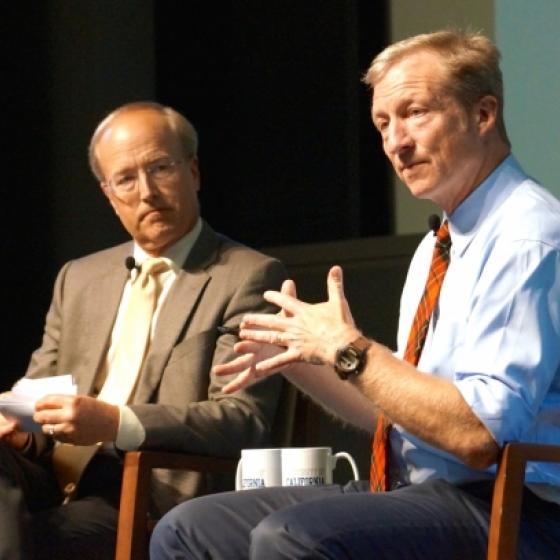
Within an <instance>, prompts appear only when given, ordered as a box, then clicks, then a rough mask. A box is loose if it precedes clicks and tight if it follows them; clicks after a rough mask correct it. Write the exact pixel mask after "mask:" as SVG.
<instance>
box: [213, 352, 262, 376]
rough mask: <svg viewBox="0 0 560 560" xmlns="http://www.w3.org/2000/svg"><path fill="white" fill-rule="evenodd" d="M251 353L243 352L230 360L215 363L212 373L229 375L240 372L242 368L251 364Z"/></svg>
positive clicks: (252, 357)
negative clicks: (243, 353) (223, 362)
mask: <svg viewBox="0 0 560 560" xmlns="http://www.w3.org/2000/svg"><path fill="white" fill-rule="evenodd" d="M254 357H255V356H254V355H253V354H245V355H243V356H239V357H238V358H234V359H233V360H231V362H227V363H225V364H217V365H215V366H214V367H213V368H212V374H213V375H231V374H233V373H241V372H242V371H243V370H245V369H247V368H248V367H250V366H251V364H252V362H253V359H254Z"/></svg>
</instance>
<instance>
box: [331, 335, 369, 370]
mask: <svg viewBox="0 0 560 560" xmlns="http://www.w3.org/2000/svg"><path fill="white" fill-rule="evenodd" d="M370 346H371V342H370V341H369V340H368V339H367V338H365V337H363V336H360V337H358V338H357V339H356V340H354V341H353V342H351V343H350V344H348V345H347V346H343V347H342V348H339V349H338V350H337V352H336V356H335V359H334V370H335V371H336V373H337V374H338V377H340V379H342V380H344V381H346V380H347V379H348V378H349V377H350V376H354V375H359V374H360V373H362V370H363V369H364V366H365V365H366V358H367V351H368V348H369V347H370Z"/></svg>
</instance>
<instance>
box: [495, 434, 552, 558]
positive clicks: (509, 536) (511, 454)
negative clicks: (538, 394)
mask: <svg viewBox="0 0 560 560" xmlns="http://www.w3.org/2000/svg"><path fill="white" fill-rule="evenodd" d="M528 461H545V462H554V463H560V445H539V444H530V443H508V444H506V445H505V446H504V449H503V451H502V454H501V458H500V461H499V463H498V472H497V476H496V482H495V484H494V495H493V498H492V512H491V518H490V528H489V532H488V535H489V536H488V556H487V559H488V560H512V559H514V558H515V557H516V551H517V533H518V530H519V520H520V517H521V503H522V497H523V483H524V480H525V466H526V464H527V462H528Z"/></svg>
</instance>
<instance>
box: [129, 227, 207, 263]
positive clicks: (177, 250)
mask: <svg viewBox="0 0 560 560" xmlns="http://www.w3.org/2000/svg"><path fill="white" fill-rule="evenodd" d="M201 230H202V220H201V219H200V218H198V220H197V222H196V224H195V226H194V227H193V228H192V229H191V231H189V232H188V233H187V234H186V235H184V236H183V237H181V239H179V241H177V242H176V243H174V244H173V245H171V247H169V249H167V251H165V252H164V253H163V255H161V256H162V257H163V258H165V259H167V260H168V261H169V262H170V264H171V267H172V268H173V269H174V270H175V271H176V272H177V271H178V270H179V269H181V268H183V264H184V263H185V261H186V260H187V257H188V256H189V253H190V252H191V249H192V248H193V246H194V244H195V243H196V240H197V239H198V236H199V235H200V232H201ZM149 258H150V255H148V253H146V251H144V249H142V247H140V246H139V245H138V244H137V243H136V242H134V260H135V261H136V262H137V263H138V264H142V263H143V262H144V261H145V260H146V259H149Z"/></svg>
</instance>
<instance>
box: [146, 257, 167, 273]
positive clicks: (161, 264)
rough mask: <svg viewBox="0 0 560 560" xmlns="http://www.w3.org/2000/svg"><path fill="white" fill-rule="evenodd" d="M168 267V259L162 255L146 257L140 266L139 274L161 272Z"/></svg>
mask: <svg viewBox="0 0 560 560" xmlns="http://www.w3.org/2000/svg"><path fill="white" fill-rule="evenodd" d="M170 268H171V267H170V265H169V261H168V260H167V259H164V258H163V257H156V258H151V259H146V260H145V261H144V262H143V263H142V266H141V267H140V276H149V275H150V274H151V275H155V274H161V273H162V272H164V271H166V270H169V269H170Z"/></svg>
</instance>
